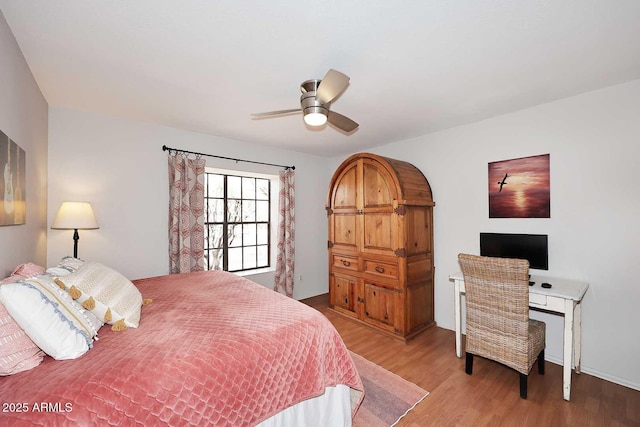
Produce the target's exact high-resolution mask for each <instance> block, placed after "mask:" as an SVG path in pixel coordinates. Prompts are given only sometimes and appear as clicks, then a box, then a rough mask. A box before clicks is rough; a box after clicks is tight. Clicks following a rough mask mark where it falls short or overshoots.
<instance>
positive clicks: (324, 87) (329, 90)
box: [316, 70, 349, 104]
mask: <svg viewBox="0 0 640 427" xmlns="http://www.w3.org/2000/svg"><path fill="white" fill-rule="evenodd" d="M347 86H349V77H348V76H346V75H344V74H342V73H341V72H339V71H336V70H329V71H327V74H325V76H324V78H323V79H322V81H321V82H320V86H318V91H317V92H316V99H317V100H318V101H320V103H322V104H328V103H330V102H331V101H333V100H334V99H335V98H336V97H337V96H338V95H340V94H341V93H342V92H344V90H345V89H346V88H347Z"/></svg>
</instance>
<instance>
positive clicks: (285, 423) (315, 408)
mask: <svg viewBox="0 0 640 427" xmlns="http://www.w3.org/2000/svg"><path fill="white" fill-rule="evenodd" d="M351 400H352V396H351V388H350V387H348V386H346V385H342V384H338V385H337V386H335V387H326V388H325V392H324V394H322V395H320V396H318V397H314V398H313V399H307V400H304V401H302V402H300V403H298V404H296V405H293V406H290V407H289V408H287V409H285V410H284V411H281V412H278V413H277V414H275V415H274V416H272V417H271V418H267V419H266V420H264V421H263V422H261V423H260V424H258V427H316V426H317V427H329V426H330V427H351Z"/></svg>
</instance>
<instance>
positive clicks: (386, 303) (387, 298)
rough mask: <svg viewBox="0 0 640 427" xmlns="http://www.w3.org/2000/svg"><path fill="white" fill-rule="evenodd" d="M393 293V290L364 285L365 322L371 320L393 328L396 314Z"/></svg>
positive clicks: (369, 284) (368, 284)
mask: <svg viewBox="0 0 640 427" xmlns="http://www.w3.org/2000/svg"><path fill="white" fill-rule="evenodd" d="M395 293H396V291H394V290H390V289H385V288H383V287H380V286H376V285H374V284H371V283H365V285H364V315H365V318H366V320H373V321H375V322H379V323H383V324H385V325H389V326H390V327H393V326H394V325H395V314H396V304H395Z"/></svg>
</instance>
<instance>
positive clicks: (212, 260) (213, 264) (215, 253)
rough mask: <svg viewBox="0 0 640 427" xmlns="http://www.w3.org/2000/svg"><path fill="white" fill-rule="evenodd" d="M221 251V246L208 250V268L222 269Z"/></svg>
mask: <svg viewBox="0 0 640 427" xmlns="http://www.w3.org/2000/svg"><path fill="white" fill-rule="evenodd" d="M223 256H224V254H223V252H222V248H220V249H212V250H210V251H209V264H208V266H207V269H208V270H222V268H223Z"/></svg>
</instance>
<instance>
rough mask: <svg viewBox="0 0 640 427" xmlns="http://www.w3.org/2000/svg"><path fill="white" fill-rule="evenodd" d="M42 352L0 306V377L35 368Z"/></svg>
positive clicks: (42, 354)
mask: <svg viewBox="0 0 640 427" xmlns="http://www.w3.org/2000/svg"><path fill="white" fill-rule="evenodd" d="M43 358H44V352H43V351H42V350H40V349H39V348H38V346H37V345H35V343H34V342H33V341H31V338H29V337H28V336H27V334H26V333H25V332H24V331H23V330H22V328H21V327H20V326H19V325H18V324H17V323H16V321H15V320H13V317H11V315H10V314H9V312H8V311H7V309H6V307H5V306H4V304H0V375H11V374H15V373H18V372H22V371H27V370H29V369H32V368H35V367H36V366H38V365H39V364H40V362H42V359H43Z"/></svg>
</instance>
